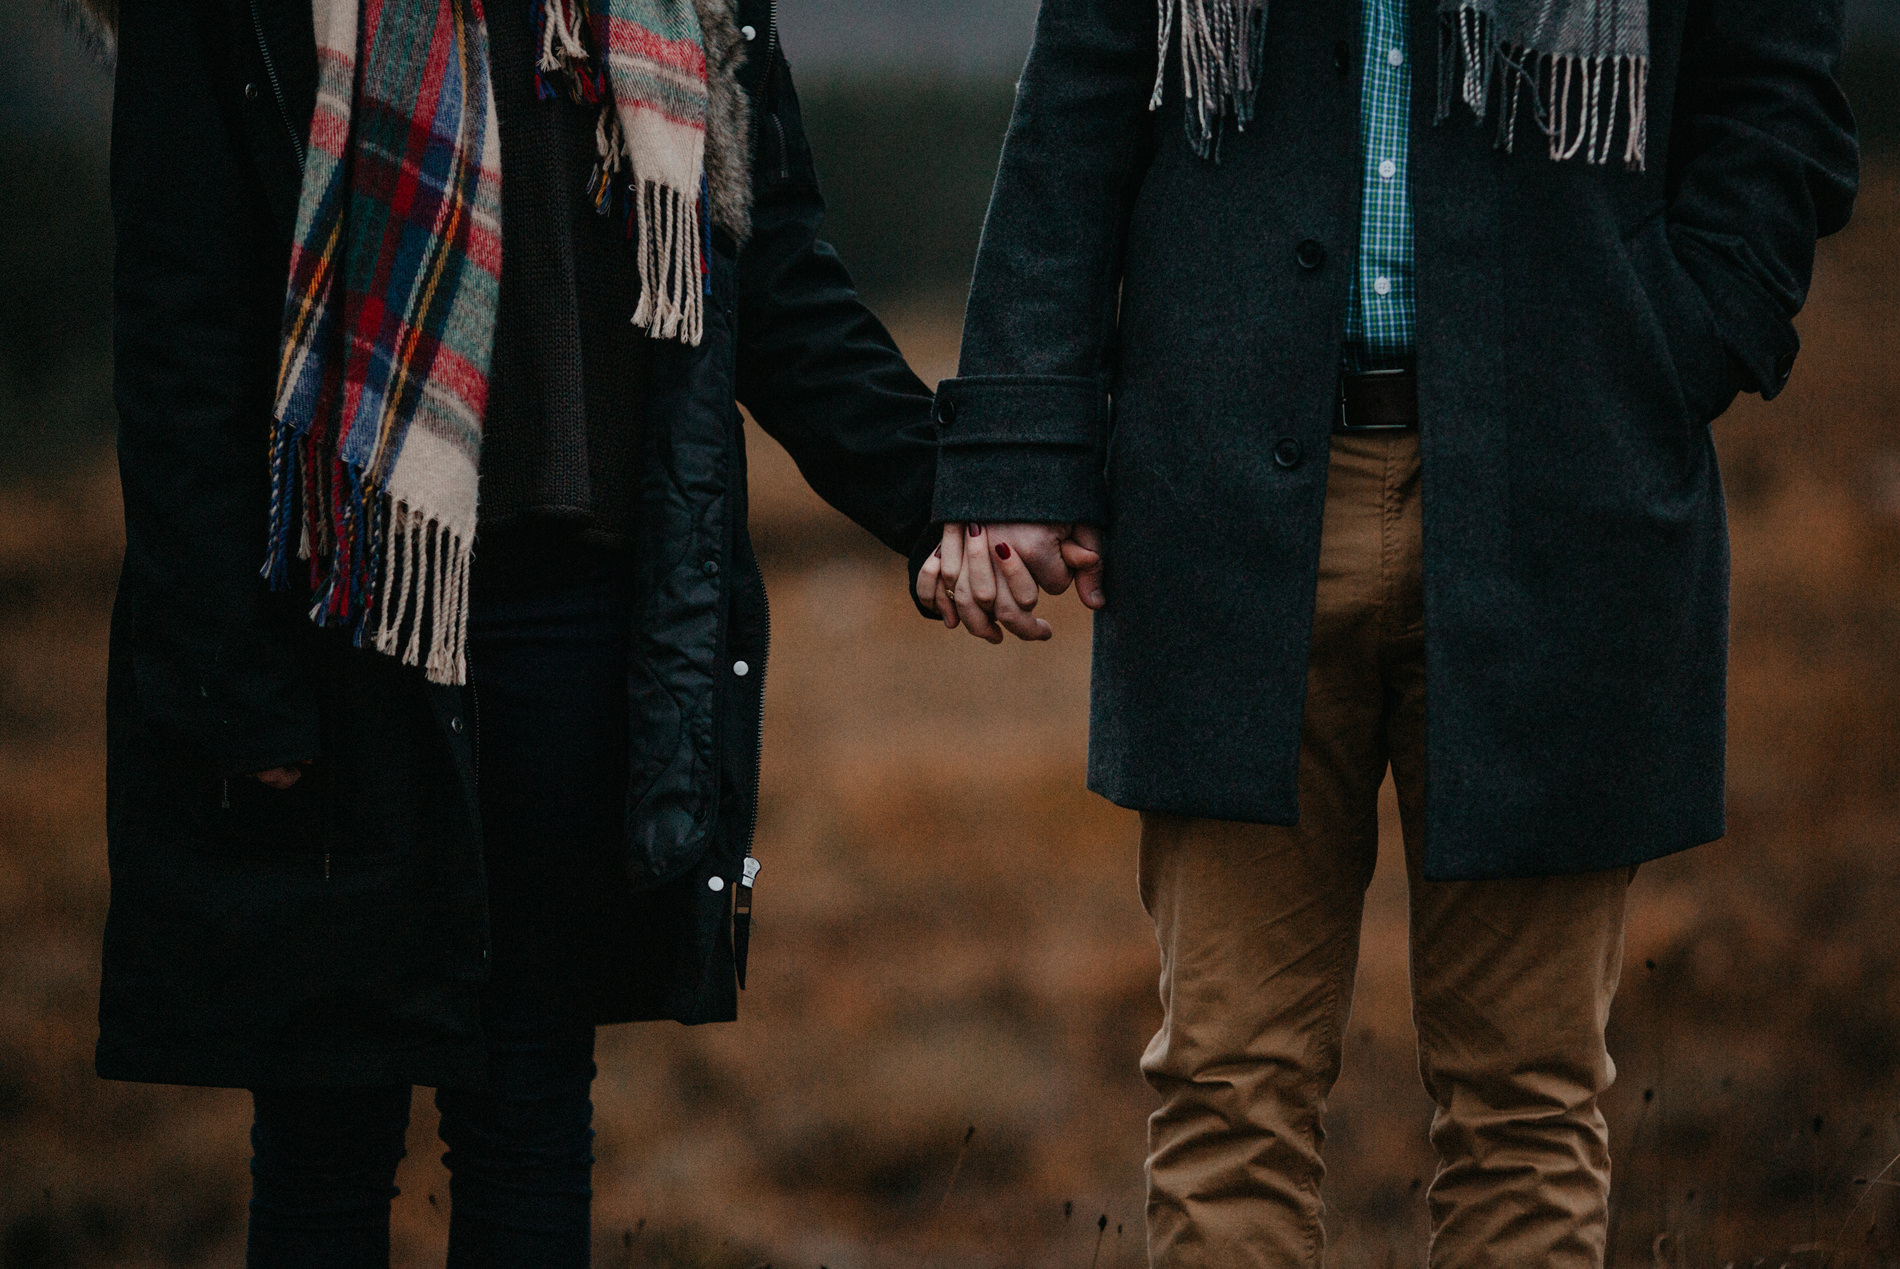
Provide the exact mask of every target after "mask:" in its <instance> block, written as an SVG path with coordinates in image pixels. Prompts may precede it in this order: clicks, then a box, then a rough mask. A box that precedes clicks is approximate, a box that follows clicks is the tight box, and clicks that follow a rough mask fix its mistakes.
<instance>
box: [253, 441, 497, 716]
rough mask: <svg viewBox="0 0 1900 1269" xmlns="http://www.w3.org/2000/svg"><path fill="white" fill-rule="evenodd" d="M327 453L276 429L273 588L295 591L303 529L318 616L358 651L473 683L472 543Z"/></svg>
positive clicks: (268, 573) (303, 553)
mask: <svg viewBox="0 0 1900 1269" xmlns="http://www.w3.org/2000/svg"><path fill="white" fill-rule="evenodd" d="M321 455H322V449H321V446H320V444H319V443H318V442H317V441H316V440H314V439H313V438H312V437H311V436H309V435H307V434H306V435H299V434H298V433H297V432H296V431H295V430H294V429H293V428H291V427H289V426H287V425H285V424H282V423H279V424H277V425H276V428H275V430H274V431H273V433H272V437H271V499H270V524H271V536H270V548H269V551H268V552H267V554H266V557H265V562H264V569H263V572H264V577H265V580H266V581H267V582H269V584H270V588H271V589H272V590H274V591H287V590H289V589H290V558H291V554H292V550H291V544H290V538H291V531H292V529H293V528H295V529H296V531H297V545H296V550H295V554H296V557H297V558H298V559H301V560H306V561H308V562H309V565H310V574H309V593H310V596H311V603H310V620H311V621H313V622H314V623H316V624H317V625H319V626H323V627H326V628H341V629H345V630H347V631H349V634H350V641H351V642H352V643H353V644H355V645H356V646H357V647H359V648H360V647H363V646H365V644H368V646H370V647H373V648H374V649H375V650H376V651H377V652H380V653H383V654H384V655H386V656H394V657H399V658H400V659H401V661H402V663H403V664H404V665H420V666H422V668H423V673H424V675H425V677H426V678H428V680H429V681H430V682H432V683H444V684H450V685H460V684H462V683H465V682H467V681H468V588H469V576H470V572H471V567H472V564H473V549H472V548H473V543H472V542H471V541H470V540H469V538H468V536H467V535H466V534H463V533H458V532H456V531H454V530H453V529H451V528H449V527H448V526H447V525H446V524H444V523H443V522H442V520H441V519H440V518H438V517H435V516H432V515H430V514H429V513H428V512H425V511H422V510H420V509H418V508H416V507H414V506H412V505H411V504H409V503H407V502H400V501H398V500H396V499H395V498H393V497H391V496H390V495H389V494H387V493H383V492H380V491H378V490H375V489H371V488H369V487H367V486H366V485H365V484H364V482H363V480H362V478H361V477H360V476H359V475H358V474H357V472H356V470H355V469H354V468H352V467H350V466H348V465H347V464H345V463H341V462H335V461H329V462H325V461H324V460H323V458H322V457H321ZM332 526H334V528H332Z"/></svg>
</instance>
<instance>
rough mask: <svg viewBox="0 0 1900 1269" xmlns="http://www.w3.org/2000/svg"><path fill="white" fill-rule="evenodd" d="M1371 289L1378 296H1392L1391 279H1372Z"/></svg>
mask: <svg viewBox="0 0 1900 1269" xmlns="http://www.w3.org/2000/svg"><path fill="white" fill-rule="evenodd" d="M1372 289H1373V291H1374V292H1376V293H1377V294H1379V295H1390V294H1392V279H1391V278H1374V279H1372Z"/></svg>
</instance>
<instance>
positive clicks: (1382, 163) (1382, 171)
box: [1379, 159, 1399, 181]
mask: <svg viewBox="0 0 1900 1269" xmlns="http://www.w3.org/2000/svg"><path fill="white" fill-rule="evenodd" d="M1398 174H1399V165H1398V164H1396V163H1394V162H1393V161H1392V160H1391V159H1381V160H1379V175H1380V176H1381V177H1382V178H1384V179H1385V180H1388V181H1389V180H1391V179H1392V178H1393V177H1395V176H1397V175H1398Z"/></svg>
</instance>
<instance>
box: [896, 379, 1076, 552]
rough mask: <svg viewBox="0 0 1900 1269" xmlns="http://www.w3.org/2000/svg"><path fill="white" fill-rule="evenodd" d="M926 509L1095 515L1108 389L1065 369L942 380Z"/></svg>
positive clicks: (972, 515)
mask: <svg viewBox="0 0 1900 1269" xmlns="http://www.w3.org/2000/svg"><path fill="white" fill-rule="evenodd" d="M936 415H937V438H938V440H937V444H938V452H937V493H936V500H935V504H934V508H933V511H932V515H931V518H932V519H934V520H936V521H938V522H939V523H943V522H947V521H951V520H977V521H985V522H997V521H1015V522H1025V523H1046V524H1077V523H1080V524H1100V523H1102V522H1103V520H1104V519H1105V518H1106V516H1107V513H1108V491H1107V484H1106V481H1105V479H1104V475H1103V471H1104V465H1105V458H1106V452H1107V445H1108V393H1107V392H1106V391H1105V390H1104V389H1103V386H1102V384H1101V382H1100V381H1099V380H1096V379H1085V378H1081V377H1077V376H1066V375H1007V376H1004V375H996V376H989V375H983V376H969V377H966V378H961V379H946V380H944V381H943V383H941V384H940V385H938V388H937V406H936Z"/></svg>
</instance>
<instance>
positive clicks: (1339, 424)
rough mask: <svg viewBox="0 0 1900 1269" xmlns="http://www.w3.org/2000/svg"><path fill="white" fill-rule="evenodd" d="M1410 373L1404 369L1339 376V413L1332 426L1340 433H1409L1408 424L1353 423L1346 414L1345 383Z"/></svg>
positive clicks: (1355, 372)
mask: <svg viewBox="0 0 1900 1269" xmlns="http://www.w3.org/2000/svg"><path fill="white" fill-rule="evenodd" d="M1411 373H1412V372H1411V371H1410V370H1409V369H1406V368H1404V367H1399V368H1396V369H1387V370H1358V371H1351V372H1344V373H1341V375H1340V376H1339V412H1338V416H1337V418H1336V419H1335V421H1334V426H1335V427H1336V428H1338V430H1340V431H1342V432H1409V431H1411V429H1412V425H1411V424H1410V423H1354V422H1353V421H1352V420H1351V419H1350V418H1349V417H1348V416H1347V413H1346V381H1347V380H1349V379H1390V378H1397V377H1399V376H1401V375H1408V374H1411Z"/></svg>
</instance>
